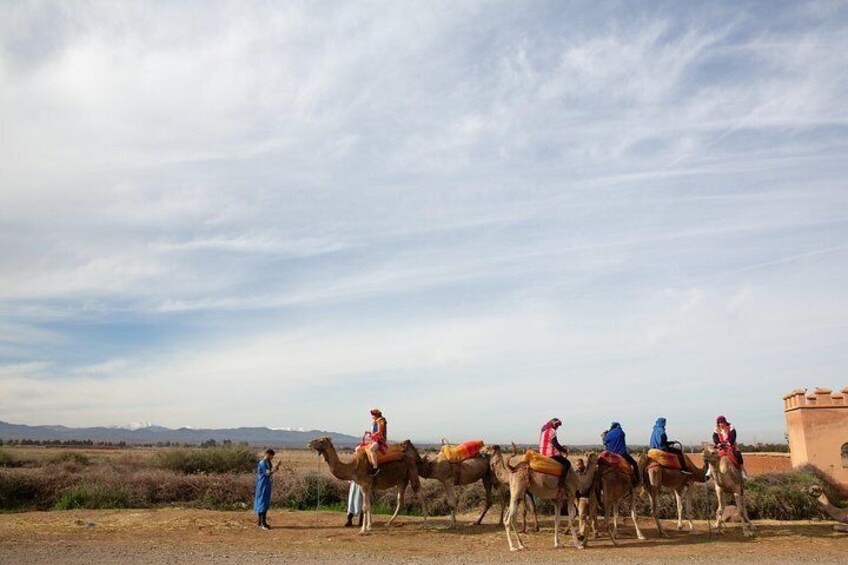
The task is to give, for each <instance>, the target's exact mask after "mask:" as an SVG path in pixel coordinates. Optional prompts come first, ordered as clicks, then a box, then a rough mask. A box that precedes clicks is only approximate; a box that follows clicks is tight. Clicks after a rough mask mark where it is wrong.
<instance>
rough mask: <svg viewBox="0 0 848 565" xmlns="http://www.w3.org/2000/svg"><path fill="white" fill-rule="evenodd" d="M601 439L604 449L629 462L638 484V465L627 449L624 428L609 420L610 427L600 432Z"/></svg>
mask: <svg viewBox="0 0 848 565" xmlns="http://www.w3.org/2000/svg"><path fill="white" fill-rule="evenodd" d="M601 439H602V440H603V442H604V449H606V450H607V451H609V452H611V453H615V454H617V455H620V456H622V457H624V459H625V460H626V461H627V462H628V463H630V466H631V467H633V476H634V477H636V481H637V484H638V481H639V465H638V464H637V463H636V460H635V459H633V456H632V455H630V453H629V452H628V451H627V442H626V441H625V434H624V430H623V429H622V428H621V424H619V423H618V422H611V423H610V429H608V430H607V431H605V432H604V433H603V434H601Z"/></svg>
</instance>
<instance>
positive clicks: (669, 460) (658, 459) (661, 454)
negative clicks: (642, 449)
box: [648, 449, 695, 470]
mask: <svg viewBox="0 0 848 565" xmlns="http://www.w3.org/2000/svg"><path fill="white" fill-rule="evenodd" d="M683 457H684V458H685V459H686V467H687V468H688V469H689V470H692V469H694V468H695V465H693V464H692V460H691V459H690V458H689V456H688V455H686V454H685V453H684V454H683ZM648 459H650V460H651V461H652V462H654V463H656V464H657V465H659V466H660V467H667V468H669V469H680V460H679V459H678V458H677V455H676V454H674V453H668V452H667V451H663V450H662V449H649V450H648Z"/></svg>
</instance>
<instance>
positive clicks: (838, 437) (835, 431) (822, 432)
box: [783, 387, 848, 485]
mask: <svg viewBox="0 0 848 565" xmlns="http://www.w3.org/2000/svg"><path fill="white" fill-rule="evenodd" d="M783 409H784V412H785V413H786V429H787V432H788V433H789V450H790V451H791V454H792V465H793V466H794V467H799V466H801V465H806V464H808V463H809V464H812V465H815V466H816V467H818V468H819V469H821V470H822V471H824V472H825V473H827V474H828V475H831V476H832V477H833V478H834V479H835V480H837V481H839V482H840V483H842V484H844V485H848V458H845V457H843V456H842V452H843V446H844V445H846V444H848V387H846V388H844V389H843V390H842V392H833V391H832V390H830V389H829V388H817V389H815V390H813V391H807V390H806V389H796V390H794V391H792V392H790V393H789V394H787V395H786V396H784V397H783Z"/></svg>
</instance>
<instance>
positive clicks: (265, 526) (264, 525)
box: [262, 524, 271, 530]
mask: <svg viewBox="0 0 848 565" xmlns="http://www.w3.org/2000/svg"><path fill="white" fill-rule="evenodd" d="M262 529H263V530H270V529H271V526H269V525H268V524H262Z"/></svg>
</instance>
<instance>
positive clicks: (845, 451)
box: [842, 443, 848, 469]
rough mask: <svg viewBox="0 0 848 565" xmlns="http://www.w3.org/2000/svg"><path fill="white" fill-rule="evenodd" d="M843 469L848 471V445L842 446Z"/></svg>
mask: <svg viewBox="0 0 848 565" xmlns="http://www.w3.org/2000/svg"><path fill="white" fill-rule="evenodd" d="M842 468H843V469H848V443H843V444H842Z"/></svg>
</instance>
